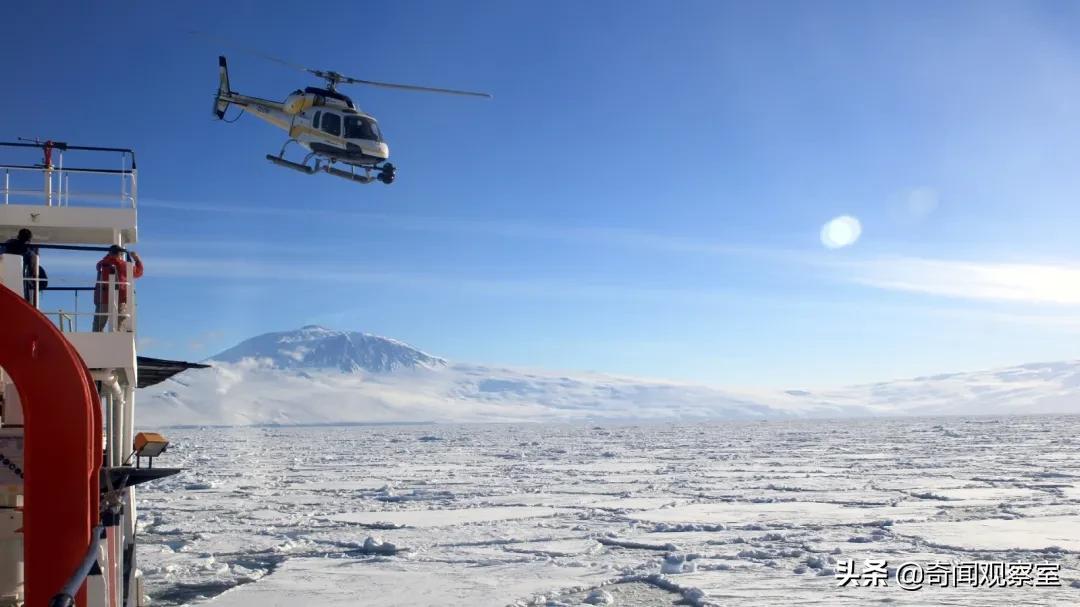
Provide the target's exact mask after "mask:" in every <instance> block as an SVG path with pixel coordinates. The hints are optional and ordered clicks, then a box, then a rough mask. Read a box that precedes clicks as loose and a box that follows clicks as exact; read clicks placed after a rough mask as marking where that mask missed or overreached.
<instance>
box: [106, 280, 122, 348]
mask: <svg viewBox="0 0 1080 607" xmlns="http://www.w3.org/2000/svg"><path fill="white" fill-rule="evenodd" d="M116 287H117V284H116V272H112V273H110V274H109V284H108V287H107V289H108V290H107V291H106V293H108V298H109V320H108V322H109V332H110V333H113V332H115V331H116V330H117V327H116V322H117V320H118V318H119V315H118V314H117V312H118V310H119V308H120V302H119V301H117V300H118V299H119V298H120V289H118V288H116Z"/></svg>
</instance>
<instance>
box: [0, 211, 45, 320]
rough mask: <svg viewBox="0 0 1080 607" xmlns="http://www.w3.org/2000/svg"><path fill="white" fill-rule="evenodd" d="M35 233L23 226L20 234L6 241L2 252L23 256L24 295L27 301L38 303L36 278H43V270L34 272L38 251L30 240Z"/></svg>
mask: <svg viewBox="0 0 1080 607" xmlns="http://www.w3.org/2000/svg"><path fill="white" fill-rule="evenodd" d="M33 238H34V234H33V232H31V231H30V230H28V229H26V228H23V229H21V230H19V234H18V236H16V237H15V238H11V239H8V240H7V242H5V243H4V245H3V249H2V250H0V252H2V253H5V254H7V255H21V256H22V258H23V268H22V269H23V271H22V275H23V278H25V279H26V280H24V281H23V297H24V298H25V299H26V301H29V302H30V303H31V304H33V305H35V306H36V305H37V303H36V301H35V298H34V295H35V293H36V290H35V289H34V280H35V279H37V278H41V274H42V272H41V271H40V269H39V271H38V274H36V275H35V274H34V269H35V267H36V265H35V263H34V257H36V256H37V251H35V250H34V247H33V246H31V244H30V241H31V240H33Z"/></svg>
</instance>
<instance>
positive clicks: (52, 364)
mask: <svg viewBox="0 0 1080 607" xmlns="http://www.w3.org/2000/svg"><path fill="white" fill-rule="evenodd" d="M0 323H2V325H0V367H3V368H4V371H6V372H7V374H8V376H9V377H10V378H11V380H12V381H13V382H14V383H15V388H16V389H17V390H18V392H19V400H20V401H21V403H22V409H23V419H24V424H25V428H24V433H25V434H24V435H25V443H24V445H25V447H24V463H23V475H24V483H25V487H24V490H25V496H24V508H23V546H24V551H23V554H24V560H25V590H26V603H25V604H26V605H28V606H33V607H38V606H41V605H46V604H47V603H48V600H49V598H50V597H52V595H54V594H56V593H57V592H59V590H60V588H61V586H63V585H64V583H65V582H66V581H67V579H68V578H69V577H70V576H71V574H72V573H74V572H75V568H76V567H77V566H78V565H79V563H80V561H81V560H82V557H83V555H85V554H86V549H87V547H88V546H89V544H90V539H91V538H90V532H91V529H93V527H94V526H95V525H97V524H98V522H99V520H100V514H101V512H100V504H99V500H100V482H101V481H100V480H99V475H100V473H101V472H100V470H101V457H102V455H101V407H100V402H99V400H98V396H97V391H96V389H95V388H94V382H93V379H92V378H91V377H90V371H89V370H87V368H86V364H85V363H83V361H82V358H81V357H80V356H79V353H78V352H77V351H76V350H75V348H74V347H72V345H71V344H70V343H69V342H68V341H67V340H66V339H64V336H63V335H62V334H61V333H60V332H59V331H58V330H57V329H56V327H55V326H54V325H53V324H52V322H50V321H49V319H48V318H46V317H45V316H44V315H42V314H41V312H39V311H37V310H36V309H34V308H33V307H32V306H30V305H29V304H28V303H27V302H26V301H25V300H23V298H22V297H20V296H19V295H18V294H16V293H15V292H13V291H11V290H10V289H8V288H6V287H2V286H0ZM77 601H78V604H79V605H85V604H86V587H85V585H84V586H83V587H82V589H80V591H79V594H78V597H77Z"/></svg>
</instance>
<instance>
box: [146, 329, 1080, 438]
mask: <svg viewBox="0 0 1080 607" xmlns="http://www.w3.org/2000/svg"><path fill="white" fill-rule="evenodd" d="M211 362H212V363H213V367H212V368H209V369H199V370H191V371H187V372H185V373H183V374H181V375H178V376H177V377H175V378H173V379H172V380H169V381H167V382H165V383H162V384H159V385H157V386H154V387H151V388H147V389H145V390H142V391H140V394H139V423H140V424H143V425H146V426H148V427H150V426H167V425H204V424H224V425H247V424H305V423H335V422H422V421H434V422H513V421H571V420H616V419H617V420H668V419H681V420H705V419H736V420H747V419H783V418H791V417H850V416H868V415H886V416H893V415H954V414H955V415H963V414H1009V413H1080V361H1070V362H1061V363H1045V364H1030V365H1021V366H1016V367H1008V368H1004V369H996V370H991V371H981V372H974V373H953V374H946V375H936V376H932V377H920V378H915V379H909V380H899V381H891V382H882V383H876V384H868V385H861V386H851V387H846V388H837V389H833V390H817V391H807V390H788V391H763V392H755V393H745V392H737V391H732V390H723V389H719V388H715V387H710V386H703V385H695V384H690V383H685V382H670V381H662V380H648V379H640V378H631V377H620V376H614V375H604V374H592V373H559V372H551V371H534V370H522V369H506V368H497V367H488V366H481V365H471V364H464V363H450V362H447V361H446V360H444V359H441V358H438V357H435V356H432V355H430V354H426V353H424V352H422V351H420V350H418V349H416V348H413V347H411V346H409V345H408V344H404V343H402V342H399V341H396V340H393V339H389V338H385V337H379V336H375V335H369V334H365V333H354V332H346V331H334V330H330V329H326V328H323V327H317V326H308V327H303V328H301V329H298V330H296V331H286V332H281V333H268V334H265V335H260V336H258V337H254V338H252V339H249V340H247V341H244V342H242V343H240V344H239V345H237V346H235V347H233V348H230V349H228V350H226V351H224V352H222V353H220V354H218V355H217V356H215V357H213V358H212V359H211Z"/></svg>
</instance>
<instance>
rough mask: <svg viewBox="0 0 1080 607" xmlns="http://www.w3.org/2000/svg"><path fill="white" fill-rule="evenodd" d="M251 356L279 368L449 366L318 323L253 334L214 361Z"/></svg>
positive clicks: (382, 341)
mask: <svg viewBox="0 0 1080 607" xmlns="http://www.w3.org/2000/svg"><path fill="white" fill-rule="evenodd" d="M248 358H252V359H258V360H264V361H269V364H270V366H273V367H276V368H278V369H339V370H341V371H344V372H346V373H353V372H356V371H371V372H373V373H387V372H390V371H394V370H396V369H416V368H418V367H440V366H444V365H446V361H445V360H443V359H441V358H437V357H435V356H431V355H430V354H427V353H424V352H421V351H420V350H417V349H416V348H413V347H412V346H410V345H408V344H405V343H402V342H400V341H397V340H396V339H390V338H389V337H380V336H378V335H371V334H369V333H357V332H354V331H334V330H331V329H327V328H325V327H320V326H318V325H308V326H306V327H302V328H300V329H297V330H296V331H283V332H280V333H266V334H264V335H259V336H258V337H252V338H251V339H248V340H246V341H243V342H240V343H239V344H237V345H236V346H233V347H232V348H229V349H228V350H225V351H224V352H222V353H220V354H218V355H217V356H215V357H213V360H215V361H219V362H231V363H238V362H240V361H242V360H244V359H248Z"/></svg>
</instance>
